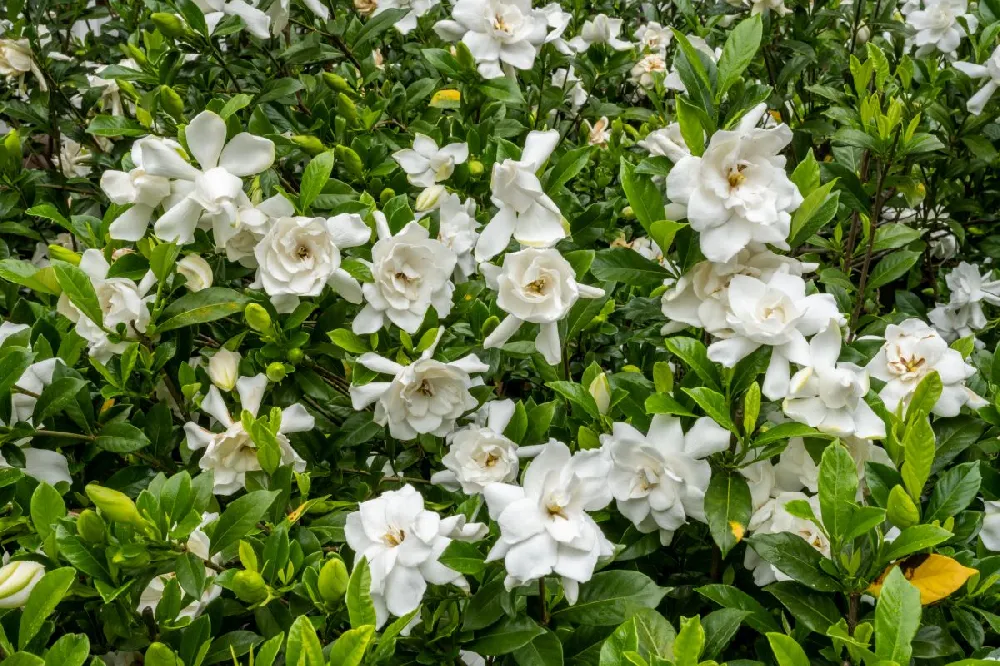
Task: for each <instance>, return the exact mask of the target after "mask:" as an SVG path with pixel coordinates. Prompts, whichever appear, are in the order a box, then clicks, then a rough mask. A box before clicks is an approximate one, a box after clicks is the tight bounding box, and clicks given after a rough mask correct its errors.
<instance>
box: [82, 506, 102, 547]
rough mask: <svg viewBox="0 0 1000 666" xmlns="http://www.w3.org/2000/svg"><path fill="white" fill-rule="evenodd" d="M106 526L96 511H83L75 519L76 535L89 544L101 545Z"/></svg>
mask: <svg viewBox="0 0 1000 666" xmlns="http://www.w3.org/2000/svg"><path fill="white" fill-rule="evenodd" d="M107 529H108V525H107V523H105V522H104V519H103V518H101V517H100V516H99V515H97V512H96V511H93V510H91V509H84V510H83V511H81V512H80V515H79V516H78V517H77V519H76V533H77V534H79V535H80V538H81V539H83V540H84V541H87V542H89V543H102V542H103V541H104V535H105V533H106V532H107Z"/></svg>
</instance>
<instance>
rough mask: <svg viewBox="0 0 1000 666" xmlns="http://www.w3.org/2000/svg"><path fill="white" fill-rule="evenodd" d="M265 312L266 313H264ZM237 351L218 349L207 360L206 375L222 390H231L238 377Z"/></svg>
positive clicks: (238, 354)
mask: <svg viewBox="0 0 1000 666" xmlns="http://www.w3.org/2000/svg"><path fill="white" fill-rule="evenodd" d="M265 314H266V313H265ZM241 358H242V357H241V356H240V353H239V352H232V351H229V350H228V349H220V350H219V351H217V352H215V355H214V356H213V357H212V358H210V359H209V360H208V376H209V377H210V378H211V380H212V383H213V384H215V385H216V386H218V387H219V388H220V389H222V390H223V391H232V390H233V387H234V386H236V380H237V379H239V378H240V359H241Z"/></svg>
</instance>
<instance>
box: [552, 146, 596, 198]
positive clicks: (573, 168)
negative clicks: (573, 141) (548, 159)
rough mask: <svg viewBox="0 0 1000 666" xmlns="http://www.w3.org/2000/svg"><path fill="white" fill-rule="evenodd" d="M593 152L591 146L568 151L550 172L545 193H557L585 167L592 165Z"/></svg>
mask: <svg viewBox="0 0 1000 666" xmlns="http://www.w3.org/2000/svg"><path fill="white" fill-rule="evenodd" d="M591 151H592V148H591V147H590V146H581V147H579V148H575V149H573V150H569V151H566V153H565V154H564V155H563V156H562V157H560V158H559V161H558V162H556V165H555V166H554V167H552V169H551V170H550V171H549V176H548V179H547V180H546V182H545V191H546V192H549V193H552V192H555V191H557V190H558V189H559V188H560V187H562V186H563V185H565V184H566V183H568V182H569V181H570V180H572V179H573V177H575V176H576V175H577V174H578V173H580V172H581V171H583V169H584V167H586V166H587V164H589V163H590V153H591Z"/></svg>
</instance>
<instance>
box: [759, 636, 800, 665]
mask: <svg viewBox="0 0 1000 666" xmlns="http://www.w3.org/2000/svg"><path fill="white" fill-rule="evenodd" d="M767 642H768V643H770V644H771V651H772V652H774V658H775V660H776V661H777V662H778V666H809V657H807V656H806V651H805V650H803V649H802V646H801V645H799V644H798V643H797V642H795V639H794V638H792V637H791V636H786V635H784V634H779V633H775V632H771V633H769V634H767Z"/></svg>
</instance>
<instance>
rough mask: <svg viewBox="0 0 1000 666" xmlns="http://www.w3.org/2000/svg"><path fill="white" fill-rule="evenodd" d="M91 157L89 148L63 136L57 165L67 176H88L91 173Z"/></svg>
mask: <svg viewBox="0 0 1000 666" xmlns="http://www.w3.org/2000/svg"><path fill="white" fill-rule="evenodd" d="M91 157H93V156H92V155H91V153H90V149H89V148H87V147H86V146H83V145H81V144H79V143H77V142H76V141H74V140H73V139H68V138H66V137H63V140H62V145H61V147H60V149H59V155H58V157H57V158H56V165H57V166H58V167H59V170H60V171H61V172H62V175H64V176H66V177H67V178H86V177H87V176H88V175H90V159H91Z"/></svg>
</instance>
